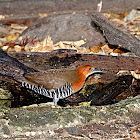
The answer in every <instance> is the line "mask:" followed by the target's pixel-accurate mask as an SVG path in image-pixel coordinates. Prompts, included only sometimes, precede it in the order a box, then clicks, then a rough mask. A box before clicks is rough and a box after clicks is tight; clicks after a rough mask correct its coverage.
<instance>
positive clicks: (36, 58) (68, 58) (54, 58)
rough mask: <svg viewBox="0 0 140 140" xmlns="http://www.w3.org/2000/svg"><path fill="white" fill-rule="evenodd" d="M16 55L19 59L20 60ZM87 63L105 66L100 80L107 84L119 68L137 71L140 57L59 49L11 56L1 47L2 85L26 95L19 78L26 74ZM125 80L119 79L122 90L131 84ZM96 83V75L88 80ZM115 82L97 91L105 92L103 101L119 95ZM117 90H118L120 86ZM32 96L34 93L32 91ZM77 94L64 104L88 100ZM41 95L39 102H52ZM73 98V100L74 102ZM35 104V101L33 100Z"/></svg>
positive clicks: (0, 77) (114, 78)
mask: <svg viewBox="0 0 140 140" xmlns="http://www.w3.org/2000/svg"><path fill="white" fill-rule="evenodd" d="M13 57H15V58H18V60H17V59H15V58H13ZM85 64H90V65H93V66H94V67H97V68H100V69H102V70H103V74H102V77H101V79H100V82H101V83H104V84H105V85H107V84H109V83H111V82H113V81H115V80H116V78H117V77H116V76H115V74H116V73H117V72H118V71H119V70H120V69H126V70H134V69H135V68H136V67H137V66H138V65H140V58H139V57H136V58H135V57H112V56H101V55H90V54H78V53H75V51H71V50H56V51H53V52H50V53H10V56H9V55H8V54H7V53H5V52H3V51H2V50H0V74H1V76H0V81H1V83H3V85H5V86H7V87H8V89H9V90H10V91H12V94H15V96H17V95H18V96H20V95H21V94H22V96H23V95H24V94H25V89H24V88H22V87H21V85H20V83H19V81H18V79H19V78H20V81H21V80H22V78H23V74H24V73H28V72H33V71H38V70H39V71H41V70H47V69H50V68H53V69H54V68H55V69H57V68H72V67H73V68H74V67H78V66H80V65H85ZM31 67H32V68H31ZM125 80H126V79H125V77H123V78H121V81H120V82H118V87H120V88H122V86H123V88H122V90H121V91H123V90H124V89H125V88H128V85H130V83H129V84H126V85H124V84H123V81H125ZM128 81H131V78H130V79H129V78H127V80H126V83H127V82H128ZM96 82H97V81H96V80H95V79H94V76H93V77H91V78H89V79H88V80H87V81H86V83H87V84H95V83H96ZM4 83H5V84H4ZM115 85H116V83H115V82H114V84H113V85H109V86H108V88H103V89H102V90H101V91H98V92H99V94H100V92H101V93H102V94H101V96H100V97H99V98H100V102H101V103H103V104H104V101H105V102H106V103H110V101H112V100H113V98H115V97H116V96H117V95H118V93H120V92H116V94H115V95H114V96H113V97H112V96H111V95H112V93H111V91H112V90H113V88H114V86H115ZM121 85H122V86H121ZM13 87H14V88H13ZM107 90H108V92H107ZM115 90H116V91H117V88H116V89H115ZM115 90H114V91H115ZM26 93H27V94H26V99H31V100H32V99H33V98H29V97H30V96H29V95H30V94H31V92H29V91H26ZM105 94H106V95H107V97H106V98H105V99H104V96H103V95H105ZM32 95H35V93H33V94H32ZM77 95H78V94H77ZM77 95H74V96H73V97H70V98H68V99H67V100H65V101H62V102H61V105H62V104H63V105H65V103H66V104H67V103H68V104H70V105H73V104H77V103H78V102H80V101H87V98H86V97H85V98H84V97H83V96H77ZM36 97H38V96H36ZM75 97H76V98H75ZM77 97H78V98H77ZM39 98H40V99H41V100H40V102H41V101H42V100H43V101H50V100H48V98H45V97H44V96H39ZM39 98H38V100H36V101H37V102H38V103H39ZM71 99H74V103H73V102H72V100H71ZM22 103H23V102H22ZM26 103H27V101H26ZM28 103H29V100H28ZM30 103H31V102H30ZM32 103H34V101H33V102H32Z"/></svg>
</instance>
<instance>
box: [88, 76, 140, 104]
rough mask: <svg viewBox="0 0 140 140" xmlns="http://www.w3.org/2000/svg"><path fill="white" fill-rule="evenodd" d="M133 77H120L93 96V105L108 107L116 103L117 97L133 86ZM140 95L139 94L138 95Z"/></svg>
mask: <svg viewBox="0 0 140 140" xmlns="http://www.w3.org/2000/svg"><path fill="white" fill-rule="evenodd" d="M132 79H133V77H132V76H131V75H125V76H124V75H123V76H120V77H119V78H118V79H116V80H115V81H113V82H111V83H110V84H108V85H107V86H106V87H104V88H102V89H101V90H100V91H98V90H97V91H95V92H94V93H93V94H91V96H90V99H91V100H92V102H91V105H106V104H112V103H115V102H116V100H115V97H117V96H118V95H119V94H121V93H122V92H124V91H125V90H126V89H128V88H129V87H130V85H131V84H132ZM138 94H139V93H137V95H138Z"/></svg>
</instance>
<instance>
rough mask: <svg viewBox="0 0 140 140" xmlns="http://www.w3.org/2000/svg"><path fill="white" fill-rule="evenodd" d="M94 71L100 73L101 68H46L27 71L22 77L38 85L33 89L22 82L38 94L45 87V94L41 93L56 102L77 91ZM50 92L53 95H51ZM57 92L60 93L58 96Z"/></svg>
mask: <svg viewBox="0 0 140 140" xmlns="http://www.w3.org/2000/svg"><path fill="white" fill-rule="evenodd" d="M94 73H101V70H99V69H95V68H94V67H92V66H90V65H84V66H80V67H79V68H77V69H74V70H68V69H63V70H62V69H60V70H59V69H57V70H48V71H46V72H34V73H27V74H25V75H24V77H25V78H26V79H27V80H28V81H29V83H30V84H31V85H38V87H37V86H34V87H35V89H34V88H33V87H32V86H31V85H28V84H24V83H23V86H25V87H26V88H30V89H32V90H34V91H35V92H37V93H39V94H42V93H41V92H42V91H41V90H42V89H43V90H45V89H46V91H44V92H46V93H47V94H45V93H43V95H45V96H48V97H50V98H51V97H52V98H53V99H54V102H55V103H57V101H58V100H59V99H63V98H66V97H68V96H70V95H72V94H73V93H75V92H77V91H79V90H80V89H81V88H82V87H83V85H84V82H85V80H86V78H87V77H88V76H89V75H91V74H94ZM50 94H53V95H52V96H51V95H50ZM54 94H55V95H54ZM58 94H60V96H59V95H58ZM54 96H55V97H54ZM61 96H62V97H61Z"/></svg>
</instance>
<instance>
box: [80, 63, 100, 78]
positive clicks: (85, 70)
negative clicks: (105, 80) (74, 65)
mask: <svg viewBox="0 0 140 140" xmlns="http://www.w3.org/2000/svg"><path fill="white" fill-rule="evenodd" d="M78 73H79V74H80V75H83V76H84V77H85V78H87V77H88V76H89V75H91V74H95V73H102V71H101V70H100V69H97V68H94V67H93V66H91V65H84V66H80V67H79V68H78Z"/></svg>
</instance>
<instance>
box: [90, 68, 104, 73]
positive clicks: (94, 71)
mask: <svg viewBox="0 0 140 140" xmlns="http://www.w3.org/2000/svg"><path fill="white" fill-rule="evenodd" d="M92 73H103V72H102V71H101V70H100V69H97V68H94V69H93V70H92Z"/></svg>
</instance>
